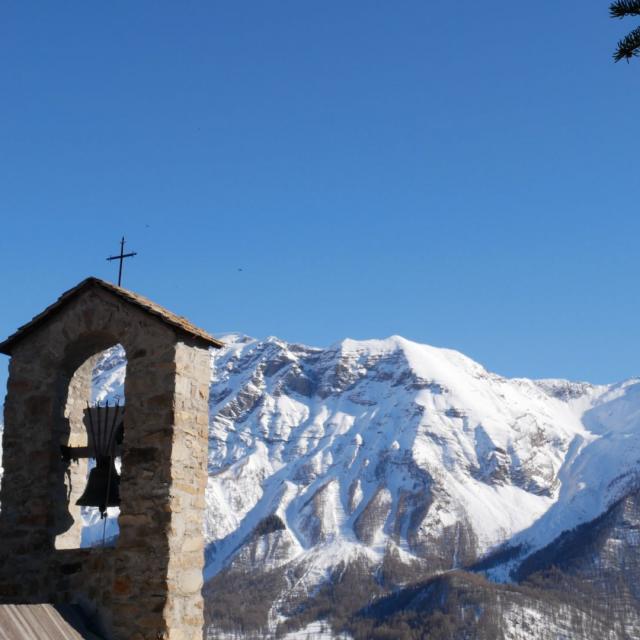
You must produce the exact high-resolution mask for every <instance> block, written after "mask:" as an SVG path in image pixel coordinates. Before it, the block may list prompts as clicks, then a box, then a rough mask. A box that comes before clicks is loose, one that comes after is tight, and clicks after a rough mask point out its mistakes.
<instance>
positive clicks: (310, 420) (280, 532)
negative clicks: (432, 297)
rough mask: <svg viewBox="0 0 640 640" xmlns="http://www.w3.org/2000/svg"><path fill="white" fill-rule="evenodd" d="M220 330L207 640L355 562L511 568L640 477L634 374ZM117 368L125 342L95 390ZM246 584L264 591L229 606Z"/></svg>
mask: <svg viewBox="0 0 640 640" xmlns="http://www.w3.org/2000/svg"><path fill="white" fill-rule="evenodd" d="M223 339H224V341H225V342H226V344H227V347H226V348H225V349H223V350H220V351H218V352H212V384H211V423H210V451H209V475H210V477H209V484H208V489H207V505H208V509H207V514H206V523H205V531H206V537H207V541H208V543H209V544H208V550H207V565H206V570H205V573H206V577H207V578H208V580H209V586H208V588H207V591H206V593H207V598H208V600H209V605H210V612H209V614H210V619H211V621H212V627H211V628H212V634H213V635H212V636H211V637H217V636H216V635H215V633H216V631H215V629H217V628H219V627H220V625H222V626H223V627H225V628H226V629H227V630H228V629H230V628H236V629H238V628H243V629H245V630H246V629H251V628H253V629H259V628H261V629H262V632H261V633H263V634H264V633H265V631H264V630H265V629H270V630H272V631H273V630H274V629H275V628H276V626H277V625H278V624H279V623H280V624H281V625H282V623H283V621H285V620H286V619H287V618H289V619H291V618H292V617H295V615H298V614H299V613H300V611H304V610H305V606H306V605H305V603H308V602H309V601H311V600H313V598H316V597H317V596H318V594H321V593H322V589H323V588H324V585H326V584H328V583H329V584H330V583H331V582H332V581H334V582H335V580H336V575H339V576H340V578H342V577H343V574H344V571H345V569H346V568H348V567H354V566H355V567H360V570H362V571H364V572H366V573H367V575H370V576H373V577H374V578H375V580H374V583H375V585H377V586H375V589H374V587H372V589H374V590H376V591H375V593H373V592H372V593H371V594H370V595H371V597H373V596H376V597H377V596H383V595H384V594H385V593H387V592H389V591H390V590H393V589H397V588H400V587H402V586H403V585H406V584H408V583H410V582H415V581H417V580H425V579H428V578H430V577H433V576H437V575H438V574H441V573H442V572H448V571H450V570H453V569H469V568H475V570H476V571H481V572H483V573H484V575H485V576H486V577H488V578H489V579H490V580H492V581H494V582H498V583H500V582H510V581H513V580H515V579H516V577H517V576H518V571H522V567H523V566H528V565H526V563H527V562H529V563H531V558H539V557H543V556H544V554H545V553H548V551H547V550H548V549H549V545H550V544H551V543H553V542H554V541H555V540H558V539H560V538H559V536H561V535H565V536H566V535H567V533H566V532H569V531H570V530H573V529H574V528H575V527H578V526H579V525H584V523H589V522H590V521H593V520H594V519H597V518H598V517H599V516H601V514H604V513H605V512H607V510H609V509H612V508H613V506H614V505H616V504H620V501H621V500H623V499H625V498H626V497H627V496H629V495H630V494H631V493H633V492H634V491H635V490H636V489H637V487H638V473H639V471H640V380H639V379H632V380H628V381H626V382H623V383H620V384H614V385H599V386H598V385H591V384H587V383H573V382H568V381H565V380H542V381H540V380H539V381H533V380H527V379H507V378H504V377H501V376H498V375H496V374H493V373H490V372H488V371H486V370H485V369H484V368H483V367H482V366H481V365H479V364H478V363H476V362H474V361H472V360H470V359H469V358H467V357H466V356H464V355H463V354H461V353H459V352H456V351H452V350H448V349H439V348H434V347H431V346H427V345H422V344H417V343H414V342H410V341H409V340H406V339H404V338H401V337H397V336H394V337H391V338H388V339H385V340H369V341H354V340H344V341H342V342H340V343H339V344H336V345H334V346H332V347H330V348H327V349H317V348H312V347H307V346H304V345H299V344H289V343H286V342H284V341H282V340H279V339H277V338H268V339H266V340H262V341H260V340H254V339H251V338H248V337H245V336H240V335H228V336H225V337H223ZM124 375H125V362H124V360H123V354H122V352H121V351H120V350H119V349H118V348H113V349H111V350H109V351H108V352H106V353H105V355H104V356H103V358H102V359H101V361H100V362H99V364H98V367H97V368H96V372H95V378H94V388H95V393H94V395H95V399H96V400H98V399H99V400H104V399H107V398H113V397H115V396H119V397H120V398H121V399H122V398H123V397H124V390H123V381H124ZM634 504H635V503H634ZM625 513H626V512H625ZM612 522H613V520H612ZM616 522H618V520H616ZM585 526H586V525H585ZM620 526H621V527H622V525H620ZM625 526H626V525H625ZM623 528H624V527H623ZM629 544H632V546H633V544H635V545H636V546H638V545H640V540H636V542H635V543H633V541H632V542H631V543H629ZM552 546H553V545H552ZM536 554H537V555H536ZM544 557H546V556H544ZM523 563H524V564H523ZM336 572H337V573H336ZM340 572H342V573H340ZM361 582H362V581H361ZM372 584H373V583H372ZM474 588H475V587H474ZM509 588H511V587H509ZM239 589H240V590H251V589H254V591H253V592H252V593H254V595H255V596H256V597H255V598H254V600H256V602H258V601H259V605H258V604H256V606H255V607H254V608H253V609H251V607H250V606H249V607H244V608H243V610H242V611H241V612H237V613H229V612H228V609H229V602H230V601H231V599H232V598H233V597H236V595H237V593H238V590H239ZM366 595H367V594H364V595H363V597H364V596H366ZM227 597H228V598H229V599H226V598H227ZM365 599H366V598H365ZM503 600H505V598H504V597H503ZM531 606H535V605H531ZM227 614H228V615H227ZM318 615H319V616H320V617H322V616H324V617H326V616H327V613H326V612H324V613H321V614H318ZM505 615H506V614H505ZM508 615H512V613H508ZM221 616H222V617H225V616H226V617H225V619H224V620H222V622H221ZM243 616H244V618H243ZM303 617H304V616H303ZM534 617H535V616H534ZM248 618H251V620H248ZM312 618H313V615H312V614H310V613H309V614H308V616H307V621H309V620H311V619H312ZM303 622H304V620H303ZM219 623H220V624H219ZM589 624H591V625H592V626H593V625H595V626H593V628H596V627H597V624H600V622H597V624H596V622H593V621H590V622H589ZM603 624H604V623H603ZM559 628H560V627H559ZM597 628H600V627H597ZM514 633H515V632H514ZM612 633H614V635H612V636H611V637H612V638H613V637H623V636H617V635H615V633H616V632H615V631H613V632H612ZM259 637H260V636H259ZM407 637H408V636H407ZM505 637H513V638H517V637H520V636H518V635H511V636H508V635H507V636H505ZM567 637H572V636H567ZM575 637H583V636H575ZM585 637H588V636H585ZM629 637H638V636H629Z"/></svg>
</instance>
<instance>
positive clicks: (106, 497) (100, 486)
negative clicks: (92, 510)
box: [76, 456, 120, 518]
mask: <svg viewBox="0 0 640 640" xmlns="http://www.w3.org/2000/svg"><path fill="white" fill-rule="evenodd" d="M76 504H77V505H78V506H81V507H98V509H100V515H101V517H103V518H104V515H105V513H106V512H107V507H117V506H118V505H119V504H120V476H119V475H118V472H117V471H116V467H115V465H114V464H113V458H112V457H111V456H98V458H97V459H96V466H95V467H93V469H91V471H90V472H89V480H88V481H87V486H86V488H85V490H84V492H83V494H82V495H81V496H80V497H79V498H78V500H77V501H76Z"/></svg>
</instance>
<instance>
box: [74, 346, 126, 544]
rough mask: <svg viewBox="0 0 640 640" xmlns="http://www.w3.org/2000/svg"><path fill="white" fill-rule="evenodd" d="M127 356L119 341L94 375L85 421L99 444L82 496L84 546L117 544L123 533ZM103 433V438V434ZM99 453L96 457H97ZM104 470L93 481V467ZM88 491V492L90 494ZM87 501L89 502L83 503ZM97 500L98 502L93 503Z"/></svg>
mask: <svg viewBox="0 0 640 640" xmlns="http://www.w3.org/2000/svg"><path fill="white" fill-rule="evenodd" d="M126 368H127V356H126V353H125V350H124V347H123V346H122V345H121V344H116V345H114V346H113V347H110V348H109V349H106V350H105V351H103V352H102V353H100V354H98V359H97V362H96V364H95V366H94V369H93V372H92V376H91V379H92V381H91V403H90V407H89V409H87V410H86V416H85V424H86V423H88V426H89V432H88V435H89V434H90V433H91V432H96V437H95V440H96V444H97V448H98V449H101V451H98V452H96V451H95V449H96V448H94V451H93V454H94V457H92V458H89V463H88V467H89V475H88V476H87V486H86V488H85V492H84V494H83V496H85V500H83V499H82V498H83V496H81V497H80V506H81V510H80V513H81V517H82V523H83V525H82V534H81V540H80V546H81V547H83V548H84V547H100V546H114V545H115V544H116V542H117V540H118V536H119V534H120V527H119V526H118V517H119V516H120V495H119V494H120V478H121V476H122V447H123V444H124V423H125V410H126V407H125V394H124V385H125V378H126ZM100 436H102V438H101V437H100ZM96 456H97V457H96ZM99 458H100V464H101V465H102V469H104V471H101V472H98V471H95V472H94V475H95V476H96V477H97V478H98V479H97V480H96V481H94V484H91V481H90V476H91V472H92V471H93V469H98V462H99ZM87 494H88V495H87ZM83 502H84V503H86V504H83ZM96 502H97V503H98V504H97V505H96V504H94V503H96Z"/></svg>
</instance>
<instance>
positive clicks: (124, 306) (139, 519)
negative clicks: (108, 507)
mask: <svg viewBox="0 0 640 640" xmlns="http://www.w3.org/2000/svg"><path fill="white" fill-rule="evenodd" d="M118 342H119V343H120V344H122V345H123V347H124V348H125V351H126V352H127V361H128V366H127V377H126V381H125V396H126V402H127V404H126V416H125V438H124V444H123V455H122V462H123V471H122V479H121V486H120V493H121V505H120V519H119V526H120V536H119V538H118V540H117V543H116V546H115V547H114V548H105V549H56V548H55V541H56V538H58V541H59V544H58V546H61V541H64V546H73V545H75V543H76V542H77V540H78V538H77V525H76V524H74V515H76V514H75V509H76V507H75V505H74V504H73V502H75V499H77V498H76V497H75V493H76V491H82V490H83V489H84V485H82V486H80V487H79V488H76V487H73V488H72V491H71V495H69V484H68V483H69V478H71V480H72V484H73V483H74V482H77V479H78V478H77V477H76V478H74V472H73V471H72V473H71V475H69V471H70V469H69V465H67V464H66V463H64V462H63V461H62V460H61V458H60V455H59V447H60V444H76V442H80V441H81V440H82V438H84V437H86V436H85V434H81V432H80V431H79V430H78V428H77V424H78V422H77V416H76V415H75V413H76V409H79V410H81V408H82V407H84V403H85V401H86V394H87V386H86V370H87V368H88V367H89V366H92V365H90V364H89V362H90V361H89V359H90V358H91V357H92V356H94V355H95V354H97V353H99V352H100V351H102V350H104V349H105V348H107V347H109V346H111V345H113V344H116V343H118ZM76 372H77V373H76ZM74 374H75V377H74ZM209 378H210V371H209V354H208V349H207V348H206V345H203V344H202V342H195V339H194V338H191V337H189V336H186V335H184V334H181V333H178V332H177V330H176V329H175V328H173V327H171V326H169V325H167V324H165V323H163V322H162V320H161V319H159V318H158V317H156V316H153V315H151V314H150V313H147V312H145V311H144V310H143V309H140V308H138V307H136V306H135V305H132V304H131V303H129V302H126V301H123V300H121V299H120V298H118V297H117V296H115V295H113V294H111V293H109V292H107V291H105V290H102V289H99V288H93V289H89V290H87V291H85V292H83V293H81V294H79V296H78V297H76V298H75V299H74V300H72V301H70V302H68V303H67V304H66V305H65V306H64V307H62V308H61V309H59V310H57V311H56V312H55V314H53V315H52V316H50V317H49V318H48V319H47V322H46V323H44V324H42V325H40V326H39V327H38V328H37V329H34V330H33V331H32V332H31V333H29V334H28V335H26V336H25V337H24V338H23V339H22V340H21V341H20V342H19V343H18V344H16V345H15V346H14V348H13V352H12V358H11V363H10V368H9V381H8V395H7V399H6V403H5V430H4V439H3V444H4V459H5V476H4V479H3V483H2V489H1V491H2V493H1V495H0V499H1V501H2V513H1V514H0V541H1V545H0V600H1V601H4V602H38V601H48V602H54V603H56V602H67V603H69V602H77V603H80V604H82V605H83V606H84V607H85V609H86V610H87V611H89V612H93V613H95V616H96V619H98V620H99V622H100V625H101V626H102V630H103V633H104V634H105V635H106V636H107V637H108V638H112V639H113V640H125V639H127V640H157V639H158V638H167V639H170V640H194V639H196V638H199V637H201V636H202V626H203V613H202V609H203V605H202V596H201V586H202V566H203V546H204V541H203V534H202V518H203V511H204V490H205V483H206V459H207V425H208V394H209ZM65 413H66V415H65ZM74 425H76V426H74ZM72 464H73V463H72ZM78 473H79V474H80V475H82V470H79V471H78ZM84 473H85V474H86V470H85V471H84ZM76 475H77V474H76ZM65 478H66V479H67V480H66V483H65ZM75 522H77V518H76V519H75Z"/></svg>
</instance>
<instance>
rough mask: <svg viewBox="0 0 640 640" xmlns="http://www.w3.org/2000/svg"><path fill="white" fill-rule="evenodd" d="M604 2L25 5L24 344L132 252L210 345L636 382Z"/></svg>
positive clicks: (18, 142) (16, 77)
mask: <svg viewBox="0 0 640 640" xmlns="http://www.w3.org/2000/svg"><path fill="white" fill-rule="evenodd" d="M608 4H609V3H608V1H607V0H590V1H589V2H584V0H564V1H563V2H558V1H557V0H553V1H552V0H542V1H540V2H536V3H531V2H529V3H522V2H498V1H493V2H491V1H490V2H478V1H477V0H461V1H459V2H455V3H452V2H449V1H444V0H440V1H433V2H431V1H429V2H427V1H425V0H406V1H403V2H392V1H390V0H389V1H387V2H379V1H374V0H349V1H348V2H345V1H344V0H340V1H337V0H323V1H322V2H320V1H319V0H307V1H305V2H301V1H300V0H287V1H285V0H272V1H268V2H267V1H264V0H254V1H246V2H242V1H240V2H232V1H228V2H217V1H192V2H175V1H171V2H167V1H158V0H154V1H153V2H151V1H149V2H144V1H141V0H137V1H136V2H129V1H127V2H125V1H114V2H77V1H76V2H64V3H60V2H3V3H2V4H1V5H0V59H1V60H2V61H3V62H2V65H1V68H0V79H1V84H0V91H1V94H2V97H1V99H0V221H1V223H2V224H1V227H0V229H1V235H0V273H1V280H0V282H1V285H2V287H1V293H2V312H1V314H0V334H2V336H3V337H4V336H6V335H8V334H10V333H11V332H12V331H13V330H14V329H15V328H16V327H17V326H18V325H19V324H22V323H23V322H25V321H26V320H28V319H29V318H30V317H31V316H32V315H34V314H35V313H37V312H38V311H40V310H41V309H42V308H43V307H44V306H45V305H47V304H49V303H50V302H52V301H53V299H54V298H55V297H57V295H58V294H59V293H61V292H62V291H64V290H66V289H68V288H69V287H71V286H73V285H74V284H76V283H77V282H78V281H80V280H81V279H83V278H85V277H86V276H88V275H96V276H99V277H102V278H106V279H113V278H114V277H115V275H116V269H115V267H114V266H113V265H110V264H108V263H107V262H106V261H105V257H106V256H107V255H109V254H110V253H113V252H116V251H117V248H118V241H119V239H120V236H121V235H122V234H123V233H124V234H126V236H127V239H128V240H129V247H130V249H131V250H135V251H138V253H139V255H138V256H137V257H136V258H134V259H133V260H131V261H129V263H128V264H127V265H126V268H125V280H124V284H125V286H127V287H129V288H131V289H133V290H135V291H138V292H140V293H143V294H145V295H147V296H149V297H151V298H153V299H155V300H156V301H158V302H160V303H161V304H164V305H166V306H167V307H169V308H170V309H172V310H174V311H176V312H178V313H181V314H184V315H186V316H188V317H189V318H190V319H192V320H193V321H194V322H196V323H198V324H200V325H202V326H203V327H205V328H207V329H209V330H211V331H212V332H214V333H219V332H223V331H239V332H244V333H247V334H250V335H254V336H257V337H264V336H267V335H278V336H280V337H282V338H285V339H287V340H291V341H301V342H305V343H308V344H316V345H320V346H323V345H328V344H330V343H332V342H334V341H337V340H339V339H341V338H343V337H347V336H349V337H353V338H368V337H384V336H387V335H390V334H394V333H397V334H401V335H403V336H406V337H407V338H410V339H414V340H417V341H421V342H427V343H430V344H434V345H439V346H448V347H453V348H456V349H460V350H461V351H463V352H465V353H467V354H468V355H470V356H471V357H473V358H475V359H476V360H478V361H480V362H481V363H482V364H484V365H485V366H487V367H488V368H490V369H492V370H494V371H497V372H499V373H502V374H505V375H509V376H512V375H523V376H532V377H543V376H556V377H569V378H575V379H588V380H593V381H597V382H607V381H615V380H619V379H623V378H626V377H629V376H632V375H636V374H640V322H639V315H640V302H639V291H638V288H639V287H638V276H639V273H640V265H639V264H638V255H639V250H638V243H639V237H640V217H639V215H638V213H639V212H638V206H637V204H638V197H639V180H638V158H637V147H638V140H639V134H640V118H638V104H639V98H640V93H639V88H640V61H638V62H637V63H636V64H631V65H627V64H624V63H622V64H618V65H614V64H613V63H612V61H611V53H612V51H613V49H614V47H615V43H616V41H617V39H618V38H619V36H621V35H622V34H623V33H625V32H627V31H630V30H631V29H632V28H634V26H636V23H635V22H634V21H633V20H631V21H613V20H610V19H609V18H608V14H607V10H608ZM238 269H242V271H239V270H238ZM6 363H7V358H5V357H2V360H1V362H0V366H1V370H2V373H0V382H1V383H2V386H3V387H4V379H3V378H2V377H3V376H5V375H6V374H5V371H6Z"/></svg>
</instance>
